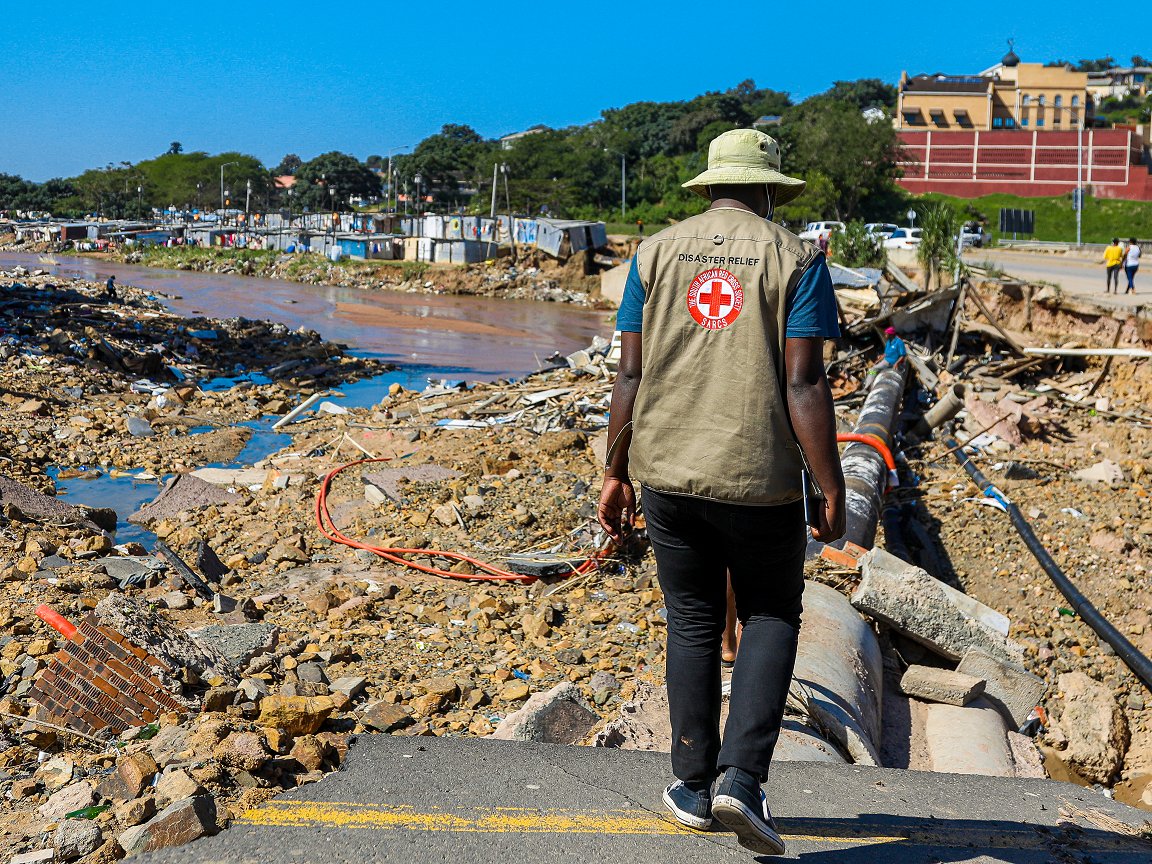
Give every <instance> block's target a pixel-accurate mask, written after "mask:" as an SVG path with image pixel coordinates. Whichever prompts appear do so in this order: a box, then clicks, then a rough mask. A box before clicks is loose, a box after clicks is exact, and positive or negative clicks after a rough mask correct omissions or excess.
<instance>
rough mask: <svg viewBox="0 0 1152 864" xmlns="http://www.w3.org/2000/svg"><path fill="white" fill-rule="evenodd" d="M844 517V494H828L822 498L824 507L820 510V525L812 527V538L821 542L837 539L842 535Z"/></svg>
mask: <svg viewBox="0 0 1152 864" xmlns="http://www.w3.org/2000/svg"><path fill="white" fill-rule="evenodd" d="M826 494H827V493H826ZM845 518H846V516H845V512H844V496H843V495H841V494H828V495H827V497H826V498H825V499H824V509H823V510H821V511H820V527H819V528H813V529H812V539H813V540H819V541H820V542H821V543H831V542H832V541H833V540H839V539H840V538H841V537H843V536H844V522H845Z"/></svg>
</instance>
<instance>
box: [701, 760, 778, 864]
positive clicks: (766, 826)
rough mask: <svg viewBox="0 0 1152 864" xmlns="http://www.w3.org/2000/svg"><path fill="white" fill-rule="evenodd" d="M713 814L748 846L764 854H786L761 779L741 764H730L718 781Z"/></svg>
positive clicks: (713, 798)
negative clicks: (734, 765) (742, 768)
mask: <svg viewBox="0 0 1152 864" xmlns="http://www.w3.org/2000/svg"><path fill="white" fill-rule="evenodd" d="M712 815H713V816H714V817H716V819H718V820H719V821H720V822H722V823H723V824H724V826H725V827H726V828H728V829H729V830H731V831H734V832H736V839H737V840H739V841H740V845H741V846H743V847H744V848H745V849H750V850H751V851H753V852H756V853H758V854H760V855H783V854H784V841H783V840H782V839H781V838H780V834H779V833H777V831H776V823H775V822H773V821H772V814H771V813H770V812H769V811H768V802H767V800H766V799H765V796H764V790H763V789H761V788H760V782H759V781H758V780H757V779H756V777H754V776H753V775H752V774H749V773H748V772H747V771H742V770H740V769H739V768H728V769H727V770H725V772H724V773H723V774H721V775H720V778H719V779H718V780H717V781H716V788H715V790H714V791H713V794H712Z"/></svg>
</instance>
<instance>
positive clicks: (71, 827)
mask: <svg viewBox="0 0 1152 864" xmlns="http://www.w3.org/2000/svg"><path fill="white" fill-rule="evenodd" d="M102 839H103V838H102V837H101V835H100V829H99V828H98V827H97V826H96V824H95V823H94V822H91V821H89V820H87V819H65V820H64V821H63V822H61V823H60V825H59V827H57V829H56V833H55V835H53V838H52V845H53V846H55V847H56V859H57V860H58V861H75V860H76V859H77V858H83V857H84V856H85V855H89V854H91V853H93V852H95V851H96V848H97V847H98V846H99V845H100V842H101V840H102Z"/></svg>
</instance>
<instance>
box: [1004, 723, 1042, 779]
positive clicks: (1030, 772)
mask: <svg viewBox="0 0 1152 864" xmlns="http://www.w3.org/2000/svg"><path fill="white" fill-rule="evenodd" d="M1008 748H1009V749H1010V750H1011V751H1012V762H1013V764H1014V765H1015V766H1016V776H1017V777H1026V778H1031V779H1034V780H1046V779H1048V772H1047V771H1045V770H1044V754H1042V753H1041V752H1040V748H1039V747H1037V746H1036V742H1035V741H1033V740H1032V739H1031V738H1029V737H1028V736H1027V735H1021V734H1020V733H1019V732H1009V733H1008Z"/></svg>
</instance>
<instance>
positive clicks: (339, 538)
mask: <svg viewBox="0 0 1152 864" xmlns="http://www.w3.org/2000/svg"><path fill="white" fill-rule="evenodd" d="M391 461H392V460H391V458H389V457H386V456H385V457H378V458H374V459H358V460H356V461H355V462H349V463H347V464H345V465H341V466H339V467H338V468H334V469H332V470H331V471H329V472H328V473H327V474H325V475H324V477H323V479H322V480H321V481H320V491H319V492H317V493H316V502H315V506H314V508H313V512H314V514H315V516H316V526H317V528H319V530H320V533H321V534H323V535H324V536H325V537H327V538H328V539H329V540H331V541H332V542H333V543H340V544H341V545H344V546H350V547H351V548H353V549H363V550H365V551H367V552H371V553H372V554H374V555H378V556H379V557H381V558H383V559H384V560H386V561H391V562H392V563H393V564H399V565H400V566H402V567H409V568H411V569H413V570H419V571H420V572H421V573H428V574H430V575H433V576H442V577H444V578H447V579H460V580H464V581H470V582H520V583H522V584H525V585H527V584H531V583H532V582H535V581H536V580H537V578H538V577H536V576H532V575H529V574H525V573H513V572H511V571H509V570H503V569H501V568H499V567H495V566H493V565H492V564H487V563H485V562H483V561H480V560H478V559H476V558H473V557H471V556H470V555H465V554H464V553H463V552H450V551H444V550H438V549H405V548H400V547H392V546H372V545H371V544H368V543H361V542H360V541H359V540H353V539H352V538H351V537H348V536H347V535H345V534H344V533H343V532H341V531H340V529H338V528H337V527H336V523H335V521H333V519H332V514H331V513H329V511H328V492H329V490H330V489H331V487H332V480H333V479H334V478H335V477H336V475H338V474H339V473H340V472H341V471H345V470H347V469H349V468H354V467H356V466H358V465H366V464H370V463H372V462H391ZM605 552H606V550H604V551H601V552H597V553H596V554H595V555H593V556H592V557H590V558H588V559H586V560H585V561H584V562H583V563H582V564H579V565H578V566H575V567H573V569H572V574H573V575H583V574H585V573H588V572H590V571H592V570H594V569H595V568H596V567H597V566H598V565H599V562H600V559H601V558H602V557H603V555H604V554H605ZM404 555H434V556H439V557H442V558H450V559H452V560H454V561H464V562H467V563H468V564H471V565H472V566H473V567H475V568H476V569H477V570H479V571H480V572H479V573H454V572H452V571H451V570H444V569H442V568H440V567H430V566H428V565H426V564H421V563H419V562H417V561H410V560H409V559H407V558H405V557H403V556H404Z"/></svg>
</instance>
